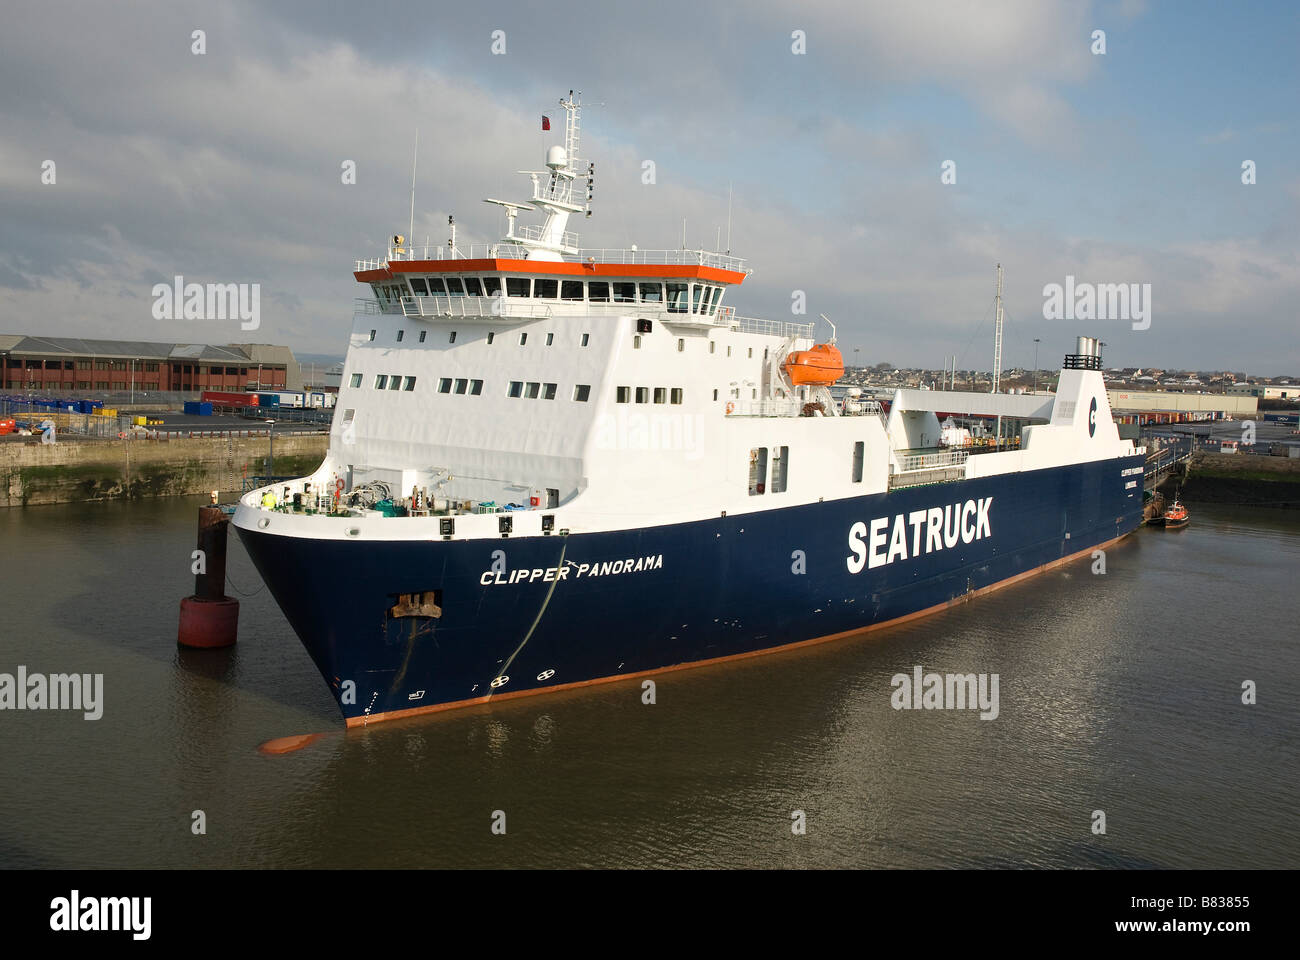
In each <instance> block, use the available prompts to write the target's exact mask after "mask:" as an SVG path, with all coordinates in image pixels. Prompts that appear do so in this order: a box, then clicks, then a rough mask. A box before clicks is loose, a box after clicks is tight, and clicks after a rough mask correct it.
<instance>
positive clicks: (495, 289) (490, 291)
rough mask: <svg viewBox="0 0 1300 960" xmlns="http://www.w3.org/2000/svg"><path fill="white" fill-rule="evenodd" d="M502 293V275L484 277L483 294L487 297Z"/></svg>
mask: <svg viewBox="0 0 1300 960" xmlns="http://www.w3.org/2000/svg"><path fill="white" fill-rule="evenodd" d="M500 293H501V278H500V277H484V278H483V296H485V297H495V296H497V295H499V294H500Z"/></svg>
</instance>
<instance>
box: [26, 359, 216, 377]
mask: <svg viewBox="0 0 1300 960" xmlns="http://www.w3.org/2000/svg"><path fill="white" fill-rule="evenodd" d="M90 364H91V361H89V360H77V361H76V367H75V369H77V370H89V369H91V366H90ZM94 364H95V367H94V369H96V370H129V369H135V370H144V371H146V372H148V373H157V372H158V364H157V363H156V362H153V361H148V362H139V363H135V364H132V363H131V361H129V360H96V361H94ZM5 366H6V367H8V368H9V369H10V370H21V369H22V366H23V361H22V360H18V359H15V358H13V357H10V358H8V359H7V360H6V361H5ZM27 369H28V370H72V369H74V367H73V361H72V360H28V361H27ZM216 369H217V372H220V370H221V368H220V367H218V368H216ZM233 369H234V368H233V367H232V368H231V370H233ZM227 372H230V371H227Z"/></svg>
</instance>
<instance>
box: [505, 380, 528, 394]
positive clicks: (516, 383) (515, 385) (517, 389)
mask: <svg viewBox="0 0 1300 960" xmlns="http://www.w3.org/2000/svg"><path fill="white" fill-rule="evenodd" d="M523 395H524V385H523V382H522V381H520V380H511V381H510V386H509V387H507V388H506V396H507V397H522V396H523Z"/></svg>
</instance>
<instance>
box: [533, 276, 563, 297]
mask: <svg viewBox="0 0 1300 960" xmlns="http://www.w3.org/2000/svg"><path fill="white" fill-rule="evenodd" d="M559 289H560V281H558V280H550V279H546V278H542V277H538V278H537V279H536V280H534V281H533V298H534V299H536V300H554V299H555V297H556V295H557V294H558V293H559Z"/></svg>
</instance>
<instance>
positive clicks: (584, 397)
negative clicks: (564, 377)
mask: <svg viewBox="0 0 1300 960" xmlns="http://www.w3.org/2000/svg"><path fill="white" fill-rule="evenodd" d="M590 398H591V384H589V383H579V384H575V385H574V387H573V399H574V400H576V401H578V402H579V403H586V402H587V401H588V400H589V399H590Z"/></svg>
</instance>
